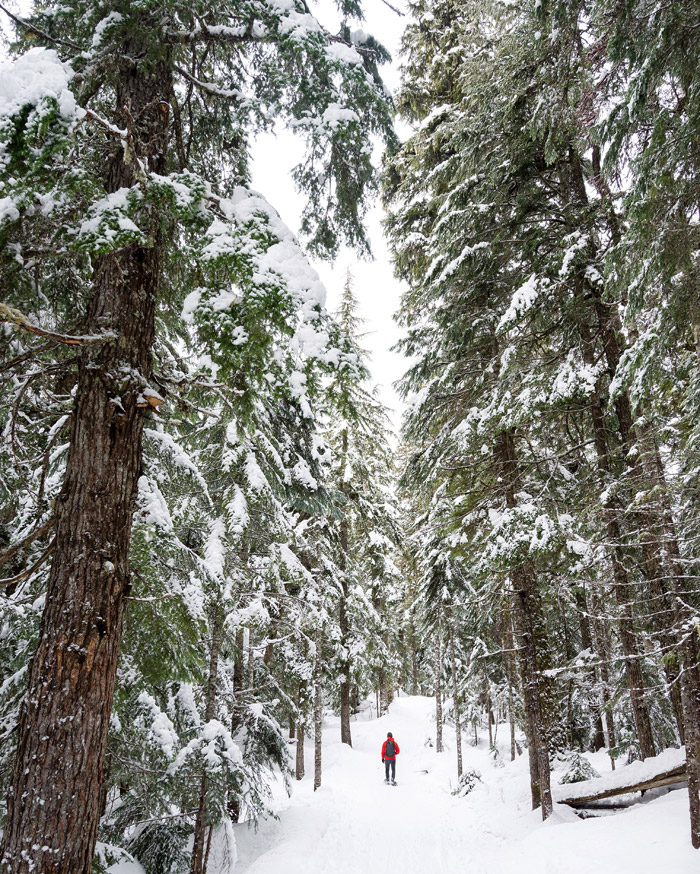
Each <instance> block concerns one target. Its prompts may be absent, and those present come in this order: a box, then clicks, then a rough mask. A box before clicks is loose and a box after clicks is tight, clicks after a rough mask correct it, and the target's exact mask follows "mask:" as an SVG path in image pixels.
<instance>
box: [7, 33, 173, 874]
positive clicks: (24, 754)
mask: <svg viewBox="0 0 700 874" xmlns="http://www.w3.org/2000/svg"><path fill="white" fill-rule="evenodd" d="M142 51H143V45H142V44H141V39H140V37H139V36H138V35H135V36H133V37H132V38H130V39H129V40H127V41H126V44H125V45H124V46H123V51H122V56H123V57H124V58H128V59H129V66H124V67H123V69H122V70H121V71H120V74H119V77H118V82H119V84H118V87H117V112H116V115H115V121H116V122H117V124H118V126H119V127H121V128H124V127H127V126H128V124H131V122H128V120H127V119H126V118H125V117H124V116H123V115H122V114H121V113H122V107H125V106H126V107H130V117H131V119H133V125H132V134H133V141H134V145H135V148H136V150H137V152H138V153H139V155H140V156H141V159H142V160H144V161H145V162H146V163H147V165H148V167H149V168H150V169H151V170H154V171H156V172H160V173H162V172H164V170H165V154H166V150H167V130H168V112H167V111H165V112H164V111H163V107H166V109H167V103H166V102H165V101H166V100H167V97H168V95H169V94H170V91H171V79H170V73H169V65H168V64H167V63H166V60H160V61H158V62H155V63H152V64H150V65H146V63H144V62H141V61H138V60H137V61H133V62H132V60H131V59H138V58H140V57H141V54H142ZM161 101H163V102H161ZM128 157H129V156H126V157H125V153H124V150H123V149H122V148H121V146H120V147H119V149H118V150H117V151H116V152H115V153H114V155H113V157H112V159H111V161H110V162H109V164H108V166H107V172H106V176H107V181H106V189H107V191H108V192H115V191H117V190H118V189H119V188H123V187H131V186H133V185H134V184H135V182H136V178H135V167H136V163H135V161H134V160H133V158H131V159H128ZM152 209H153V219H154V220H153V223H152V227H151V229H150V231H151V234H152V239H151V242H150V245H148V246H141V245H136V244H132V245H129V246H127V247H126V248H123V249H120V250H118V251H116V252H112V253H109V254H106V255H103V256H102V257H100V258H99V259H98V260H97V261H96V263H95V267H94V280H93V296H92V299H91V301H90V303H89V306H88V313H87V325H86V332H87V333H99V332H104V331H107V330H110V331H114V332H115V334H116V335H117V339H116V340H115V341H114V342H113V343H103V344H96V345H92V346H85V347H82V349H81V351H80V353H79V365H78V385H77V391H76V397H75V406H74V411H73V430H72V434H71V439H70V449H69V454H68V462H67V467H66V475H65V480H64V483H63V487H62V489H61V493H60V495H59V497H58V499H57V501H56V508H55V515H56V532H55V548H54V553H53V561H52V565H51V570H50V572H49V581H48V588H47V595H46V607H45V609H44V614H43V617H42V621H41V626H40V630H39V640H38V644H37V648H36V651H35V653H34V656H33V657H32V660H31V663H30V666H29V678H28V690H27V695H26V697H25V699H24V703H23V705H22V708H21V714H20V720H19V727H18V744H17V755H16V760H15V768H14V776H13V780H12V786H11V788H10V792H9V796H8V815H7V822H6V826H5V832H4V835H3V841H2V846H1V848H0V870H1V871H2V872H3V874H8V872H12V874H29V872H37V871H41V872H42V874H54V872H56V874H58V872H61V874H89V872H90V871H91V866H92V858H93V855H94V849H95V840H96V834H97V825H98V820H99V812H100V787H101V784H102V777H103V764H104V758H105V751H106V745H107V734H108V730H109V720H110V714H111V710H112V699H113V692H114V681H115V676H116V670H117V659H118V654H119V645H120V640H121V634H122V623H123V617H124V608H125V596H126V594H127V592H128V590H129V585H130V584H129V540H130V535H131V525H132V518H133V512H134V502H135V498H136V494H137V483H138V478H139V475H140V473H141V458H142V432H143V424H144V419H145V411H144V409H142V408H139V407H137V397H138V395H139V394H140V392H141V390H142V389H143V387H144V386H145V385H146V384H147V383H148V381H149V380H150V378H151V376H152V371H153V364H152V354H151V351H152V347H153V341H154V334H155V306H156V297H157V292H158V287H159V283H160V277H161V262H162V252H161V249H162V240H161V236H160V232H159V230H158V221H157V216H156V208H155V205H153V206H152ZM125 374H126V375H125ZM115 400H117V401H118V403H115Z"/></svg>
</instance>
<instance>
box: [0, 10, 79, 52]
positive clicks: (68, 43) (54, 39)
mask: <svg viewBox="0 0 700 874" xmlns="http://www.w3.org/2000/svg"><path fill="white" fill-rule="evenodd" d="M0 10H2V11H3V12H4V13H5V15H7V16H8V18H11V19H12V20H13V21H14V22H15V24H18V25H19V26H20V27H23V28H24V29H25V30H28V31H29V33H33V34H35V35H36V36H40V37H41V38H42V39H45V40H48V41H49V42H52V43H55V44H56V45H59V46H68V47H69V48H71V49H75V51H77V52H82V48H81V46H79V45H77V43H74V42H71V41H70V40H66V39H59V38H58V37H56V36H49V34H48V33H46V31H44V30H41V29H40V28H38V27H35V26H34V25H33V24H30V23H29V22H28V21H25V20H24V19H23V18H20V17H19V15H14V14H13V13H12V12H10V10H9V9H7V8H6V7H5V6H3V5H2V3H0Z"/></svg>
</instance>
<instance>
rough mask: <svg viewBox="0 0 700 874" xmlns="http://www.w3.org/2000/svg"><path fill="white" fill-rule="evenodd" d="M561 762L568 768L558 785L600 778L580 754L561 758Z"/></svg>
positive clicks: (575, 753)
mask: <svg viewBox="0 0 700 874" xmlns="http://www.w3.org/2000/svg"><path fill="white" fill-rule="evenodd" d="M563 760H564V761H565V762H566V764H567V766H568V767H567V770H566V772H565V773H564V775H563V776H562V778H561V780H560V781H559V782H560V783H582V782H583V781H584V780H592V779H593V778H594V777H600V774H599V773H598V772H597V771H596V769H595V768H594V767H593V765H591V763H590V762H589V761H588V759H587V758H586V757H585V756H582V755H581V753H577V752H574V753H571V755H569V756H566V757H563Z"/></svg>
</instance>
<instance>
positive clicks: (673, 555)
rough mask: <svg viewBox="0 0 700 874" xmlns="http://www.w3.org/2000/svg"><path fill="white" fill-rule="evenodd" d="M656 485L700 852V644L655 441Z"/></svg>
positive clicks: (693, 821) (692, 820) (692, 826)
mask: <svg viewBox="0 0 700 874" xmlns="http://www.w3.org/2000/svg"><path fill="white" fill-rule="evenodd" d="M653 462H654V468H655V484H656V485H657V487H658V488H657V490H656V491H657V494H658V495H659V498H658V500H659V502H660V512H659V515H660V517H661V519H662V526H663V544H664V551H665V553H666V556H665V557H666V562H667V565H668V569H669V587H670V589H671V594H672V595H673V598H672V601H671V603H672V607H673V613H674V615H673V619H674V625H675V628H676V633H677V635H678V645H677V646H678V649H679V650H680V655H681V664H682V667H683V670H682V671H681V672H680V677H679V681H680V690H681V704H682V708H683V723H684V729H685V731H684V735H685V756H686V768H687V774H688V801H689V807H690V839H691V842H692V844H693V847H695V849H700V664H698V644H697V635H696V633H695V631H694V630H693V631H691V632H690V633H689V632H688V629H689V628H690V629H693V622H692V617H691V615H690V611H689V610H688V608H687V606H686V600H685V598H684V597H683V579H684V572H683V566H682V559H681V553H680V547H679V545H678V537H677V534H676V525H675V522H674V519H673V513H672V511H671V502H670V500H669V497H668V489H667V485H666V475H665V472H664V467H663V462H662V460H661V454H660V453H659V449H658V446H657V444H656V441H655V440H654V442H653Z"/></svg>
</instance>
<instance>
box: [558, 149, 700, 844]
mask: <svg viewBox="0 0 700 874" xmlns="http://www.w3.org/2000/svg"><path fill="white" fill-rule="evenodd" d="M593 157H594V176H595V179H594V181H596V183H597V186H596V187H598V190H599V193H600V194H601V197H602V198H603V199H604V200H605V201H606V202H607V203H608V204H611V198H610V197H609V191H607V190H605V188H604V186H603V187H601V184H602V182H601V180H603V177H602V174H601V173H600V161H599V156H598V157H597V153H596V152H595V151H594V154H593ZM596 162H597V167H598V169H596V166H595V165H596ZM572 171H573V175H574V176H575V177H576V178H577V179H578V184H577V193H578V197H579V199H580V200H581V202H582V203H586V204H587V201H588V198H587V195H586V190H585V185H584V184H583V173H582V170H581V166H580V162H579V161H576V162H575V163H572ZM608 219H609V222H610V225H611V231H612V236H613V240H614V241H615V242H618V241H619V239H620V231H619V227H618V222H617V216H616V214H615V211H614V209H613V208H612V206H611V205H610V206H609V209H608ZM593 300H594V303H595V307H596V315H597V317H598V324H599V326H600V328H601V332H602V334H603V337H604V348H605V355H606V361H607V365H608V371H609V373H610V375H611V378H612V377H613V376H614V374H615V372H616V370H617V366H618V364H619V360H620V355H621V351H622V350H621V344H622V340H621V331H620V328H619V315H618V313H617V310H616V309H614V308H612V307H606V306H605V305H604V304H603V302H602V300H601V298H600V291H599V289H598V288H595V289H594V294H593ZM694 336H695V341H696V350H697V349H698V348H699V347H698V346H697V340H698V333H697V330H696V329H694ZM699 357H700V356H699ZM615 411H616V413H617V416H618V422H619V429H620V435H621V437H622V441H623V445H624V446H625V448H626V449H629V448H630V447H631V446H632V443H633V438H634V431H633V426H632V414H631V405H630V402H629V396H628V394H627V393H626V392H621V393H620V394H619V395H618V396H617V398H616V400H615ZM654 450H655V461H656V463H657V477H658V479H657V485H658V484H661V485H664V482H663V481H664V477H663V467H662V466H661V467H660V468H659V467H658V464H659V462H660V457H659V455H658V448H657V447H656V444H655V442H654ZM625 462H626V463H627V465H628V467H629V468H630V471H631V472H632V473H637V474H638V473H639V464H638V461H637V460H636V458H635V457H633V456H632V455H631V454H630V453H629V452H627V453H626V456H625ZM661 494H662V495H663V496H665V497H664V498H662V506H661V508H660V512H659V513H658V521H659V522H660V525H661V528H662V530H663V532H664V537H663V541H664V544H665V547H664V548H665V550H666V557H667V559H669V560H670V561H669V563H670V565H671V567H673V565H674V562H673V558H672V553H673V552H674V551H675V553H676V556H677V557H679V556H680V552H679V551H678V541H677V539H676V537H675V526H674V524H673V517H672V515H671V513H670V503H669V502H668V496H667V494H666V491H665V489H664V488H662V489H661ZM664 501H665V506H664ZM669 550H670V552H669ZM652 558H653V559H655V556H653V554H652V551H650V550H648V549H647V550H645V562H646V564H647V577H648V579H649V580H650V581H651V580H654V579H656V580H659V579H660V577H659V575H658V574H657V572H656V568H655V565H656V564H657V562H656V560H654V561H653V562H650V559H652ZM675 566H676V568H678V572H676V571H672V572H671V574H670V583H671V588H672V593H673V595H674V597H673V602H672V603H673V610H674V619H675V627H676V629H677V634H678V648H679V649H680V651H681V660H682V664H683V670H682V671H681V673H680V676H679V679H680V691H681V709H682V719H681V724H682V731H681V734H682V735H684V737H685V741H686V756H687V764H688V790H689V800H690V823H691V826H690V827H691V840H692V843H693V846H694V847H695V848H696V849H698V848H700V666H698V651H697V643H696V640H695V635H693V634H687V633H685V632H684V625H685V623H686V621H687V619H688V616H687V610H686V608H685V607H684V605H683V601H682V600H681V599H679V597H678V595H679V594H680V591H681V587H680V585H679V583H680V580H681V579H682V573H681V572H680V570H681V569H680V565H679V564H676V565H675ZM675 685H676V684H675V683H672V688H674V686H675ZM672 703H673V704H674V710H677V708H678V701H677V699H676V700H675V701H673V698H672ZM640 745H641V739H640ZM688 750H690V752H688Z"/></svg>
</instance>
